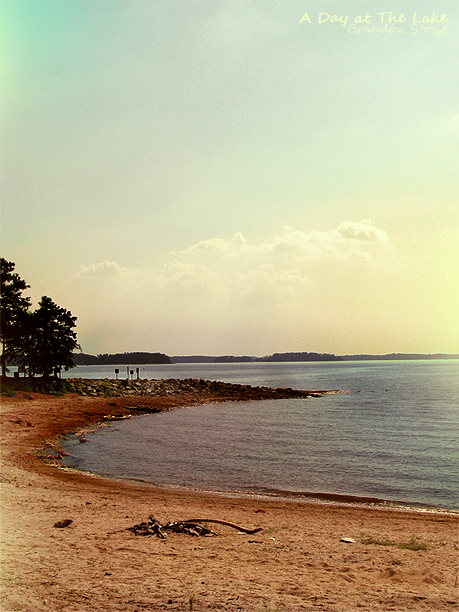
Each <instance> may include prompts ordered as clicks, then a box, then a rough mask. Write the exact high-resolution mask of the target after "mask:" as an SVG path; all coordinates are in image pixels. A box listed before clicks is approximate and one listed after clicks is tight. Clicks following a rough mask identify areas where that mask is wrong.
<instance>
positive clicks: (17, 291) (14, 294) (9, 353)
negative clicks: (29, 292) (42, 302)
mask: <svg viewBox="0 0 459 612" xmlns="http://www.w3.org/2000/svg"><path fill="white" fill-rule="evenodd" d="M14 267H15V266H14V263H12V262H11V261H7V260H6V259H4V258H3V257H2V258H1V262H0V275H1V293H0V313H1V328H0V329H1V342H2V376H5V375H6V359H7V358H9V359H14V358H15V357H16V355H17V354H19V353H20V352H21V348H22V341H23V334H22V329H23V326H24V321H25V319H26V318H27V314H28V310H29V306H30V298H26V297H23V295H22V292H23V291H25V290H26V289H28V288H29V285H27V283H26V282H25V281H24V280H23V279H22V278H21V277H20V276H19V274H17V273H16V272H14Z"/></svg>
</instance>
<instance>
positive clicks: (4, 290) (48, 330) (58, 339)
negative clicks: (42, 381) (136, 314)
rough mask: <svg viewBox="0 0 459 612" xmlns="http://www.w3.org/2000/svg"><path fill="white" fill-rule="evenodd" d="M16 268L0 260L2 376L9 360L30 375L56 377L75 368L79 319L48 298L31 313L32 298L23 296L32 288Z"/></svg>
mask: <svg viewBox="0 0 459 612" xmlns="http://www.w3.org/2000/svg"><path fill="white" fill-rule="evenodd" d="M14 267H15V265H14V263H12V262H10V261H7V260H6V259H4V258H3V257H2V258H1V303H0V306H1V341H2V376H6V359H10V360H11V361H13V362H14V363H16V364H17V365H20V366H24V367H26V368H28V370H29V376H37V375H38V376H43V377H44V378H49V376H51V375H52V374H54V376H57V375H58V374H59V372H60V370H61V369H62V368H64V369H65V370H68V369H70V368H73V367H74V366H75V363H74V361H73V352H74V351H76V350H79V349H80V347H79V345H78V342H77V337H76V333H75V331H74V328H75V324H76V317H73V316H72V313H71V312H70V311H69V310H66V309H65V308H61V307H59V306H58V305H57V304H55V303H54V302H53V301H52V299H51V298H49V297H47V296H43V297H42V298H41V301H40V303H39V305H38V308H37V310H35V311H34V312H30V310H29V308H30V298H26V297H23V295H22V292H23V291H24V290H25V289H27V288H28V287H29V285H27V283H26V282H25V281H24V280H23V279H22V278H21V277H20V276H19V275H18V274H16V273H15V272H14Z"/></svg>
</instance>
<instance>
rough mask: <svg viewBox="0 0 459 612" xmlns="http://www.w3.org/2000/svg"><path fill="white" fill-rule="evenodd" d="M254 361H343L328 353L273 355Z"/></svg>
mask: <svg viewBox="0 0 459 612" xmlns="http://www.w3.org/2000/svg"><path fill="white" fill-rule="evenodd" d="M254 361H343V358H342V357H337V356H336V355H330V354H329V353H273V354H272V355H268V356H267V357H260V358H258V359H254Z"/></svg>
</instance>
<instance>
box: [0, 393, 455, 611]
mask: <svg viewBox="0 0 459 612" xmlns="http://www.w3.org/2000/svg"><path fill="white" fill-rule="evenodd" d="M30 397H32V399H25V398H18V397H15V398H2V406H1V427H2V467H1V489H0V490H1V508H2V510H1V559H2V561H3V563H2V576H1V586H2V590H1V594H0V609H1V610H2V612H11V611H18V612H19V611H20V612H25V611H27V612H36V611H41V610H48V611H62V612H71V611H74V610H75V611H88V612H94V611H96V612H97V611H104V612H105V611H108V612H111V611H115V610H125V611H129V612H136V611H137V612H143V611H146V610H148V611H155V610H196V611H202V610H229V611H232V610H243V611H266V612H269V611H271V612H274V611H278V612H280V611H290V610H291V611H296V610H309V611H311V610H322V611H326V610H328V611H330V610H333V611H339V612H352V611H356V610H359V611H365V610H397V611H398V610H419V611H424V610H425V611H427V610H451V611H453V610H454V611H455V610H457V609H458V577H457V576H458V551H459V546H458V518H459V517H458V515H457V514H456V515H454V514H451V513H441V512H438V513H426V512H416V511H398V510H392V509H380V508H370V507H362V506H360V507H351V506H345V505H341V506H340V505H327V504H314V503H299V502H297V501H279V500H268V499H261V498H252V499H240V498H239V499H238V498H228V497H221V496H216V495H207V494H200V493H199V494H198V493H195V492H190V491H186V490H168V489H163V488H156V487H153V486H147V485H142V484H135V483H130V482H122V481H118V480H114V479H104V478H98V477H94V476H90V475H84V474H78V473H75V472H66V471H63V470H62V469H58V468H57V467H53V465H51V464H52V463H53V462H52V461H50V460H49V459H48V460H47V461H44V460H43V458H46V457H47V456H48V457H49V456H50V455H52V454H53V453H52V452H51V453H50V451H49V446H50V445H54V446H55V447H56V446H57V444H58V440H57V439H56V436H59V435H62V434H64V433H65V432H68V431H73V430H78V429H82V428H84V427H85V426H86V425H87V424H89V423H94V422H95V421H98V420H100V419H101V418H102V417H103V416H104V415H107V414H123V412H126V410H125V408H124V404H125V403H126V399H124V400H123V399H122V398H121V399H117V400H116V401H115V402H113V401H110V400H108V399H107V398H101V397H96V398H87V397H85V398H83V397H79V396H76V395H65V396H62V397H51V396H44V395H38V394H31V395H30ZM210 399H211V398H207V400H210ZM219 399H222V398H219ZM196 401H197V399H196V397H194V398H190V397H187V396H185V395H184V396H180V397H175V398H169V397H157V398H151V400H149V402H150V403H151V404H153V405H154V406H157V407H164V406H166V407H173V406H177V405H186V404H187V403H190V402H196ZM304 401H320V399H315V400H304ZM109 403H110V404H115V405H110V406H109V405H108V404H109ZM37 449H38V450H37ZM54 454H55V453H54ZM55 463H56V464H58V463H59V462H58V461H57V462H55ZM151 514H152V515H154V516H155V517H156V518H157V519H158V520H159V521H160V522H162V523H165V522H167V521H179V520H185V519H190V518H214V519H219V520H224V521H230V522H232V523H236V524H237V525H240V526H243V527H246V528H256V527H261V528H262V530H261V531H260V532H258V533H256V534H253V535H250V534H240V533H238V531H237V530H235V529H232V528H230V527H226V526H223V525H210V524H209V525H207V526H209V527H210V528H211V529H212V530H213V531H215V532H216V534H217V535H214V536H210V537H192V536H189V535H185V534H180V533H172V534H170V535H168V537H167V538H166V539H165V540H161V539H159V538H156V537H139V536H135V535H133V534H132V533H131V532H130V531H128V530H127V528H128V527H131V526H133V525H134V524H136V523H139V522H141V521H145V520H147V519H148V516H149V515H151ZM66 519H69V520H71V521H72V523H71V524H70V525H69V526H68V527H65V528H56V527H54V524H55V523H56V522H58V521H64V520H66ZM343 537H344V538H352V539H353V540H354V542H353V543H352V542H351V543H347V542H342V541H341V539H342V538H343ZM413 542H414V543H416V544H417V546H413V545H412V544H413ZM406 545H408V548H407V547H404V546H406ZM413 548H420V549H419V550H413Z"/></svg>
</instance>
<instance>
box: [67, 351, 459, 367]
mask: <svg viewBox="0 0 459 612" xmlns="http://www.w3.org/2000/svg"><path fill="white" fill-rule="evenodd" d="M429 359H435V360H438V359H459V354H448V353H433V354H432V353H387V354H380V355H379V354H378V355H369V354H358V355H334V354H329V353H306V352H297V353H292V352H290V353H273V354H272V355H267V356H264V357H256V356H253V355H220V356H216V355H174V356H168V355H165V354H164V353H139V352H134V353H115V354H103V355H89V354H87V353H79V354H75V355H74V361H75V365H76V366H80V365H110V366H117V365H119V366H133V367H134V366H136V365H161V364H167V365H172V364H178V363H218V364H225V363H301V362H337V361H338V362H343V361H414V360H429Z"/></svg>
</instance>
